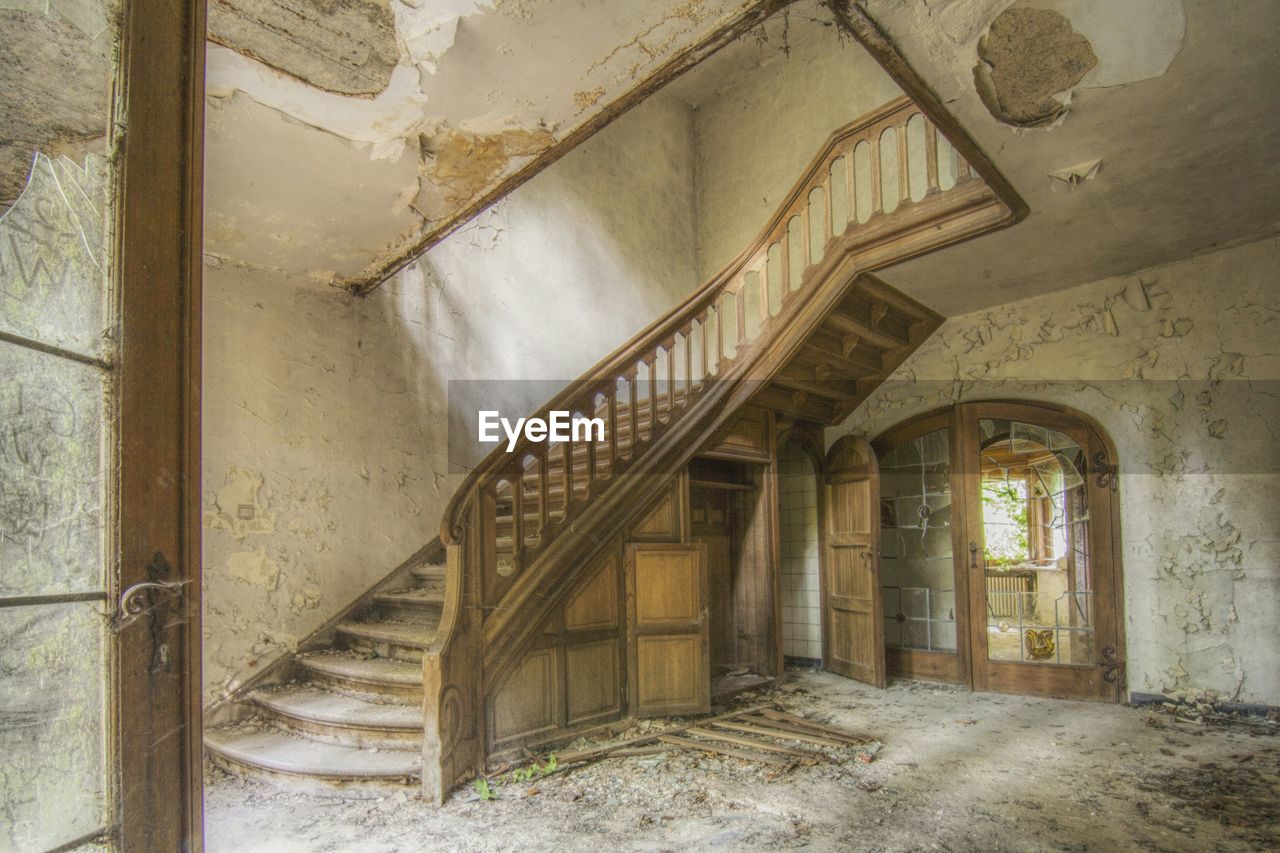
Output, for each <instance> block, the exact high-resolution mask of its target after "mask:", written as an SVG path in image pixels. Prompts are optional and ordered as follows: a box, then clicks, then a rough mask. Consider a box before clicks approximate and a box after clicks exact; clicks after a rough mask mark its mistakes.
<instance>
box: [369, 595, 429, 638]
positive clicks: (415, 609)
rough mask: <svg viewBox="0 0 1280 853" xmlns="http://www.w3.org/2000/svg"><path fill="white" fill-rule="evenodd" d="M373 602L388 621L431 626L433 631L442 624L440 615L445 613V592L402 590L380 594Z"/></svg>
mask: <svg viewBox="0 0 1280 853" xmlns="http://www.w3.org/2000/svg"><path fill="white" fill-rule="evenodd" d="M373 600H374V602H375V603H376V604H377V605H378V607H380V608H381V609H382V612H383V614H384V615H385V616H386V617H387V618H388V619H390V620H393V621H398V622H413V623H415V624H430V625H431V628H432V629H433V630H434V629H435V627H436V626H437V625H439V624H440V614H441V613H442V612H443V611H444V590H434V589H419V588H416V587H415V588H410V589H400V590H395V591H394V592H380V593H378V594H377V595H375V596H374V597H373Z"/></svg>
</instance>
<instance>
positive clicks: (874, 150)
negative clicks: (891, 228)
mask: <svg viewBox="0 0 1280 853" xmlns="http://www.w3.org/2000/svg"><path fill="white" fill-rule="evenodd" d="M867 141H868V142H869V143H870V145H871V148H870V151H869V152H868V153H869V154H870V155H871V214H870V215H871V216H875V215H876V214H877V213H883V212H884V204H883V201H884V200H883V199H882V198H881V196H882V195H883V193H882V192H881V190H882V189H883V187H884V184H883V182H882V181H881V180H880V135H879V134H875V135H873V136H872V137H871V138H870V139H869V140H867ZM868 218H870V217H868Z"/></svg>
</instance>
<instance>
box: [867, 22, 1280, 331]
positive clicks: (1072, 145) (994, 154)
mask: <svg viewBox="0 0 1280 853" xmlns="http://www.w3.org/2000/svg"><path fill="white" fill-rule="evenodd" d="M1010 7H1013V8H1015V9H1027V8H1033V9H1036V10H1046V11H1047V12H1052V13H1056V15H1058V16H1061V18H1062V19H1064V21H1065V22H1066V23H1069V25H1070V28H1071V31H1070V34H1068V33H1067V32H1066V31H1064V29H1063V27H1062V25H1058V26H1055V27H1052V28H1051V31H1050V36H1051V41H1052V39H1057V47H1056V48H1054V51H1056V53H1055V55H1056V57H1057V59H1058V60H1063V59H1064V54H1063V53H1062V49H1063V47H1064V46H1066V50H1067V53H1068V54H1070V55H1071V56H1074V57H1076V58H1079V57H1084V56H1086V54H1085V53H1084V51H1083V47H1084V46H1083V45H1082V44H1081V43H1080V42H1079V41H1077V37H1078V38H1079V39H1083V40H1084V41H1086V42H1087V43H1088V51H1089V53H1091V54H1092V55H1093V56H1094V57H1095V58H1096V63H1095V64H1093V66H1092V68H1091V69H1088V70H1086V71H1085V73H1084V74H1083V75H1077V74H1076V73H1075V72H1076V71H1079V70H1080V69H1079V67H1078V66H1076V67H1073V69H1069V70H1068V69H1066V66H1067V65H1068V64H1070V63H1067V62H1065V61H1062V62H1060V63H1059V65H1058V67H1057V68H1056V69H1055V68H1054V67H1052V66H1050V67H1047V68H1046V66H1045V62H1044V60H1045V51H1044V50H1043V48H1044V47H1045V42H1044V41H1041V40H1037V39H1036V38H1030V39H1027V40H1026V41H1024V42H1023V44H1024V50H1025V51H1027V52H1028V53H1029V54H1030V55H1024V56H1019V55H1018V50H1017V42H1016V40H1015V41H1012V42H1010V43H1008V44H1005V45H1003V46H1002V47H1001V50H1002V51H1003V53H1002V56H1003V59H1004V60H1005V61H1009V62H1012V64H1013V66H1014V67H1017V66H1019V65H1021V66H1023V68H1024V70H1026V69H1028V68H1029V69H1030V72H1029V73H1030V74H1031V75H1032V77H1033V78H1034V76H1035V75H1036V74H1039V75H1041V78H1040V79H1038V80H1035V79H1031V80H1028V79H1027V78H1023V79H1021V80H1018V79H1014V80H1012V81H1007V83H1008V82H1011V83H1012V84H1013V87H1012V89H1006V92H1017V93H1021V94H1026V93H1028V92H1030V93H1031V94H1034V95H1037V96H1044V95H1045V94H1046V91H1047V90H1046V89H1045V88H1044V84H1045V78H1046V77H1051V76H1052V75H1053V74H1059V75H1060V76H1057V77H1055V78H1054V79H1057V80H1058V81H1059V82H1058V83H1057V84H1056V85H1060V86H1062V87H1064V90H1062V91H1057V92H1049V93H1048V96H1049V97H1050V98H1052V100H1053V101H1054V102H1055V103H1056V106H1055V105H1053V104H1048V103H1045V102H1044V101H1043V99H1041V100H1040V101H1039V104H1040V107H1041V109H1042V110H1043V114H1042V118H1044V119H1045V120H1046V121H1045V123H1044V124H1043V125H1042V126H1040V127H1034V128H1015V127H1011V126H1010V125H1009V124H1008V123H1006V122H1005V121H1004V120H1002V119H1001V118H999V117H997V116H996V115H993V113H992V111H991V110H990V109H989V108H988V103H984V98H983V97H982V94H981V93H980V91H979V89H980V84H979V83H978V82H976V81H975V73H974V69H975V67H978V66H980V65H982V64H986V62H987V61H988V60H989V57H988V60H984V59H983V57H982V54H983V51H984V46H983V43H984V39H989V38H990V36H991V27H992V24H993V23H994V22H996V21H997V18H998V17H999V16H1001V13H1003V12H1005V11H1006V10H1007V9H1009V8H1010ZM865 8H866V11H867V13H868V14H869V15H870V16H871V17H872V18H873V19H874V20H875V21H876V22H877V24H878V25H879V26H880V27H881V28H882V29H883V30H884V32H885V33H886V34H887V35H888V36H889V37H890V38H891V39H892V40H893V41H894V43H895V44H896V45H897V46H898V49H899V50H900V51H901V52H902V53H903V55H904V56H905V57H906V59H907V61H908V62H909V63H910V64H911V65H912V67H913V68H914V69H915V70H916V72H917V73H919V74H920V75H921V76H922V77H923V78H924V79H925V81H926V82H927V83H928V84H929V86H930V87H931V88H932V89H933V91H934V92H935V93H937V94H938V96H939V97H940V98H941V99H942V101H943V102H944V104H945V105H946V107H947V109H948V110H950V111H951V113H952V115H954V116H955V117H956V118H957V119H958V120H959V122H960V124H961V125H962V126H963V127H964V128H965V129H966V130H967V131H968V132H969V134H970V135H971V136H972V137H973V138H974V139H975V141H976V142H977V143H978V144H979V146H981V147H982V149H983V150H984V151H986V152H987V154H988V156H989V157H990V158H991V159H992V161H993V162H994V163H995V165H996V166H997V167H998V168H999V169H1000V170H1001V172H1002V173H1003V174H1004V175H1005V177H1006V178H1007V179H1008V180H1009V181H1010V182H1011V183H1012V184H1013V185H1014V187H1015V188H1016V189H1017V190H1018V192H1019V193H1020V194H1021V195H1022V196H1023V198H1024V199H1025V200H1026V201H1027V203H1028V205H1029V206H1030V208H1031V214H1030V216H1029V217H1028V218H1027V219H1026V220H1025V221H1024V222H1022V223H1020V224H1019V225H1016V226H1014V227H1012V228H1010V229H1007V230H1005V231H1002V232H1000V233H998V234H991V235H988V236H985V237H981V238H979V239H977V240H973V241H971V242H969V243H965V244H962V245H959V246H954V247H951V248H949V249H945V250H943V251H942V252H939V253H936V254H934V255H931V256H926V257H923V258H919V259H917V260H914V261H910V262H908V263H906V264H902V265H899V266H898V267H895V268H893V269H891V270H888V271H887V272H886V274H885V278H886V280H888V281H890V282H891V283H892V284H893V285H894V286H895V287H898V288H900V289H902V290H904V291H906V292H908V293H910V294H911V295H912V296H914V297H916V298H917V299H920V300H921V301H923V302H925V303H926V304H928V305H930V306H931V307H932V308H934V309H936V310H938V311H940V312H942V313H943V314H947V315H955V314H959V313H962V312H964V311H971V310H974V309H977V308H981V307H984V306H989V305H994V304H999V303H1004V302H1009V301H1012V300H1014V299H1020V298H1025V297H1029V296H1034V295H1037V294H1040V293H1045V292H1048V291H1051V290H1056V289H1061V288H1065V287H1069V286H1072V285H1075V284H1080V283H1083V282H1086V281H1092V280H1097V279H1101V278H1105V277H1109V276H1113V275H1124V274H1127V273H1130V272H1133V271H1135V270H1139V269H1143V268H1146V267H1150V266H1154V265H1159V264H1162V263H1166V262H1169V261H1173V260H1178V259H1181V258H1185V257H1188V256H1189V255H1192V254H1194V253H1196V252H1200V251H1207V250H1212V249H1214V248H1218V247H1222V246H1226V245H1229V244H1237V243H1243V242H1247V241H1250V240H1254V239H1258V238H1260V237H1263V236H1266V235H1268V234H1272V233H1274V232H1275V231H1277V230H1278V229H1280V166H1277V160H1276V154H1275V152H1276V151H1278V150H1280V87H1278V86H1277V85H1276V81H1277V80H1280V4H1277V3H1275V2H1274V0H1186V2H1185V3H1184V2H1183V1H1182V0H1125V2H1123V3H1118V2H1115V0H1035V2H1018V3H1012V2H1009V0H928V2H923V0H922V2H918V3H901V2H899V1H898V0H866V3H865ZM1042 14H1043V13H1042ZM1043 20H1049V19H1048V18H1043V19H1042V21H1043ZM1006 23H1007V20H1006ZM999 28H1000V24H998V23H997V24H996V30H997V33H998V31H999ZM988 46H990V42H988ZM1037 52H1039V53H1038V55H1037ZM1086 64H1087V63H1086ZM996 67H997V68H998V67H999V65H998V64H997V66H996ZM1073 80H1074V81H1075V82H1072V81H1073ZM1028 82H1032V83H1038V84H1040V85H1039V88H1037V86H1030V87H1027V86H1025V85H1024V84H1027V83H1028ZM1052 85H1054V84H1051V85H1050V88H1052ZM998 88H999V87H998V86H997V89H998ZM988 100H989V98H988ZM1023 103H1026V102H1025V101H1023ZM1096 161H1101V162H1100V163H1098V162H1096ZM1054 173H1059V176H1060V177H1066V179H1065V180H1064V179H1055V178H1052V177H1050V175H1052V174H1054ZM1072 174H1075V175H1076V176H1077V178H1076V179H1074V180H1072V179H1070V176H1071V175H1072ZM1085 176H1088V178H1087V179H1086V180H1079V178H1083V177H1085Z"/></svg>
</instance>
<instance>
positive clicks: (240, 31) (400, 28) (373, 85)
mask: <svg viewBox="0 0 1280 853" xmlns="http://www.w3.org/2000/svg"><path fill="white" fill-rule="evenodd" d="M3 1H4V0H0V2H3ZM765 5H766V4H764V3H760V2H748V3H745V4H744V3H742V2H741V0H649V2H644V3H640V2H610V3H584V2H551V0H439V2H437V0H325V2H324V3H322V4H318V5H316V4H302V3H299V2H297V0H213V3H212V4H211V12H210V21H211V38H212V39H214V42H215V43H211V44H210V45H209V51H208V62H207V93H208V98H207V100H208V106H209V120H208V129H207V133H206V152H207V153H206V157H207V161H206V229H207V233H206V237H205V250H206V252H207V253H208V254H209V255H211V256H212V257H214V258H218V259H226V260H229V261H233V262H237V263H243V264H248V265H250V266H261V267H265V268H269V269H273V270H277V271H281V272H284V273H288V274H292V275H297V276H304V277H310V278H312V279H315V280H317V281H320V282H326V283H332V284H339V285H341V284H349V283H352V282H359V281H361V280H362V279H365V278H367V277H368V276H370V275H371V274H373V273H374V272H376V271H377V270H378V269H380V268H381V267H383V266H384V265H385V264H387V263H389V262H391V261H393V260H395V259H397V258H399V257H402V256H403V255H405V254H406V253H407V252H408V250H409V249H410V248H411V247H413V246H414V245H416V244H418V243H420V242H421V241H422V240H423V239H425V238H426V237H428V236H430V235H431V234H433V233H434V232H437V231H440V230H441V229H443V228H445V227H447V226H448V225H449V224H450V218H451V217H454V216H456V215H457V214H458V213H459V212H460V211H462V210H464V209H465V208H466V207H467V206H468V205H469V204H474V203H475V202H476V201H478V200H479V199H480V198H482V197H484V196H485V195H486V194H487V193H489V192H491V191H493V190H494V189H496V188H497V187H498V186H499V185H500V184H501V183H502V182H503V181H504V180H506V179H507V178H509V177H510V176H512V175H513V174H514V173H515V172H517V171H518V170H519V169H520V168H521V167H522V166H524V165H526V164H527V163H528V162H530V161H531V160H532V159H534V158H535V157H536V156H537V155H539V154H540V153H542V152H544V151H546V150H547V149H548V148H551V147H552V146H554V145H556V144H557V143H558V142H560V141H562V140H564V139H565V137H566V136H568V135H569V134H570V133H572V132H573V131H574V130H575V129H577V128H579V127H580V126H582V125H583V124H585V123H587V122H589V121H591V120H592V119H593V118H595V117H597V116H598V115H599V114H600V113H602V112H603V111H604V110H605V109H607V108H608V107H609V106H610V105H611V104H612V103H613V102H614V101H615V100H617V99H619V98H620V97H622V96H623V95H625V94H626V93H627V92H628V91H630V90H631V89H633V88H635V87H636V86H637V85H641V84H643V83H644V81H645V80H646V78H648V77H649V76H650V75H652V74H654V72H655V71H657V70H658V69H659V68H660V67H661V66H662V64H663V63H664V62H666V61H668V60H670V59H672V58H673V57H675V56H676V55H677V54H679V53H680V52H681V51H683V50H686V49H689V48H692V47H694V46H696V45H697V44H699V43H700V42H701V41H703V40H704V39H705V38H707V37H708V35H709V34H711V33H714V32H716V31H717V30H718V29H720V28H722V27H724V26H726V24H728V23H729V22H731V21H732V20H734V19H736V18H738V17H739V16H741V15H744V14H746V13H747V12H748V10H752V9H758V8H762V7H764V6H765ZM774 5H777V4H774ZM317 9H320V10H322V14H316V10H317ZM326 15H328V16H330V17H328V18H326ZM387 15H390V20H392V21H393V22H394V26H393V30H394V32H393V33H392V34H391V35H393V36H394V40H395V46H396V56H397V59H396V61H395V63H394V65H388V63H387V51H386V46H387V38H388V35H389V34H388V31H387V28H386V26H385V25H386V23H387V21H388V17H387ZM335 20H342V21H347V22H348V25H346V26H345V29H347V30H352V32H351V34H349V35H343V32H342V31H343V29H344V27H339V26H337V25H336V24H335ZM218 42H221V43H218ZM339 48H341V49H340V50H339ZM343 69H346V71H345V74H346V78H347V79H346V82H345V83H342V82H339V81H337V80H336V77H337V76H341V74H340V73H339V72H342V71H343ZM344 88H345V90H346V92H345V93H344V92H341V91H334V89H344Z"/></svg>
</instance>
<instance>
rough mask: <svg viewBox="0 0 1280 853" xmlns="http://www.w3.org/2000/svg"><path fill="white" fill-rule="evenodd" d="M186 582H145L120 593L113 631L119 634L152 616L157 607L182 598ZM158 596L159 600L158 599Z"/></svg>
mask: <svg viewBox="0 0 1280 853" xmlns="http://www.w3.org/2000/svg"><path fill="white" fill-rule="evenodd" d="M186 585H187V582H186V581H143V582H142V583H135V584H134V585H133V586H131V587H129V588H128V589H126V590H125V591H124V592H122V593H120V609H119V611H118V612H117V614H116V622H115V624H114V625H113V626H112V630H113V631H115V632H119V631H122V630H124V629H125V628H128V627H129V626H130V625H132V624H133V623H134V622H137V621H138V620H139V619H141V618H142V617H143V616H147V615H149V614H151V613H152V612H153V611H154V610H155V609H156V607H158V606H159V605H160V604H163V603H165V602H168V601H172V600H173V599H175V598H181V597H182V588H183V587H184V586H186ZM157 595H158V599H157Z"/></svg>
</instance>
